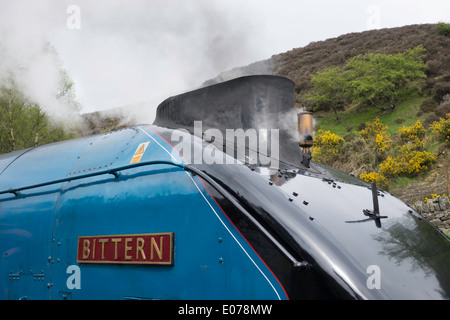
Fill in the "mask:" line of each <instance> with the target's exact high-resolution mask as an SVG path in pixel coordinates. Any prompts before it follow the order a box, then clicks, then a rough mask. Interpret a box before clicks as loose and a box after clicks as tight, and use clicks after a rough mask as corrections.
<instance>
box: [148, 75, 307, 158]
mask: <svg viewBox="0 0 450 320" xmlns="http://www.w3.org/2000/svg"><path fill="white" fill-rule="evenodd" d="M294 89H295V84H294V82H293V81H291V80H289V79H287V78H283V77H279V76H272V75H258V76H245V77H241V78H236V79H233V80H229V81H226V82H222V83H218V84H215V85H211V86H207V87H203V88H200V89H197V90H194V91H190V92H187V93H183V94H180V95H177V96H173V97H170V98H168V99H166V100H165V101H163V102H162V103H161V104H160V105H159V106H158V109H157V112H156V119H155V122H154V124H155V125H158V126H162V127H169V128H174V129H178V128H183V129H187V130H189V131H191V132H193V131H194V130H193V127H194V121H201V122H202V128H203V130H207V129H210V128H211V129H218V130H220V131H221V132H223V133H225V130H226V129H243V130H247V129H267V130H271V129H278V130H279V149H280V154H279V157H280V160H281V161H282V162H286V163H289V164H291V165H296V166H298V165H299V164H300V162H301V150H300V148H299V145H298V141H297V131H296V111H295V108H294V101H295V94H294ZM291 115H293V116H294V117H292V116H291Z"/></svg>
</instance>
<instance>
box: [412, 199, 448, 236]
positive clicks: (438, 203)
mask: <svg viewBox="0 0 450 320" xmlns="http://www.w3.org/2000/svg"><path fill="white" fill-rule="evenodd" d="M413 208H414V209H415V210H416V211H417V212H418V213H419V214H421V215H422V216H423V217H424V218H425V219H427V220H428V221H430V222H431V223H432V224H433V225H435V226H436V227H438V228H439V229H440V230H441V231H443V232H450V201H449V199H448V198H447V197H446V196H440V197H436V198H434V199H431V200H428V201H427V202H425V201H417V202H416V203H415V204H414V205H413Z"/></svg>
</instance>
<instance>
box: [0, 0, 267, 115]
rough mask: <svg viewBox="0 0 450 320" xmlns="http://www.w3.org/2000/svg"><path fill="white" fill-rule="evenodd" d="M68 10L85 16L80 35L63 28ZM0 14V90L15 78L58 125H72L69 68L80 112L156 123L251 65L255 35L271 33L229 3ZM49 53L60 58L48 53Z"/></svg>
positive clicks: (49, 2) (130, 4)
mask: <svg viewBox="0 0 450 320" xmlns="http://www.w3.org/2000/svg"><path fill="white" fill-rule="evenodd" d="M70 5H76V6H78V7H79V8H80V12H81V17H80V27H81V28H80V29H78V30H73V29H70V28H68V27H67V24H66V22H67V19H68V18H69V14H68V13H67V12H66V9H67V7H69V6H70ZM0 6H1V7H0V36H1V39H2V40H1V41H0V57H1V59H0V81H2V82H4V81H5V80H6V79H7V78H8V77H9V75H14V78H15V81H16V83H17V84H18V85H19V86H20V87H21V88H22V90H23V91H25V93H26V95H28V96H29V97H30V98H31V99H33V100H35V101H36V102H38V103H39V104H40V105H41V107H42V108H43V109H44V111H45V112H47V113H48V114H49V115H51V116H53V117H55V118H59V119H66V118H69V119H70V118H72V117H73V111H72V109H71V108H70V106H69V105H67V104H66V103H64V101H59V100H58V99H56V94H57V91H58V89H59V85H60V82H61V74H60V71H61V69H62V68H64V69H65V70H67V74H68V76H69V78H70V79H72V80H73V81H74V83H75V90H76V94H77V98H78V100H79V101H80V102H81V105H82V107H83V108H82V112H92V111H99V110H106V109H111V108H114V107H120V106H124V105H134V106H135V107H136V108H135V109H134V110H136V113H137V114H138V116H137V117H139V120H140V121H145V122H152V121H153V119H154V114H155V110H156V107H157V105H158V104H159V102H161V101H162V100H164V99H165V98H167V97H168V96H170V95H174V94H179V93H181V92H183V91H187V90H191V89H195V88H197V87H199V86H200V85H201V84H202V83H203V82H204V81H205V80H208V79H210V78H212V77H215V76H216V75H217V74H219V73H220V72H222V71H225V70H228V69H231V68H233V67H236V66H241V65H245V64H247V63H250V62H253V61H252V59H253V58H252V57H253V56H252V53H254V52H255V51H257V50H258V44H257V42H256V39H253V38H252V36H251V35H252V32H253V31H254V30H255V28H258V29H262V28H264V27H263V26H262V25H254V24H253V22H252V19H249V18H248V17H249V16H251V12H249V11H247V10H246V9H245V8H244V7H240V5H238V4H237V3H234V2H230V1H222V0H216V1H209V0H197V1H195V0H193V1H185V0H151V1H147V0H130V1H123V0H96V1H89V0H77V1H64V0H63V1H61V0H40V1H33V0H27V1H26V0H18V1H8V2H7V3H5V2H3V3H2V4H1V5H0ZM230 7H232V9H231V10H230ZM247 9H248V8H247ZM49 44H50V46H51V47H54V48H55V50H54V51H52V50H46V49H45V48H46V46H48V45H49ZM128 110H129V111H130V110H133V109H128ZM120 111H121V110H117V112H120Z"/></svg>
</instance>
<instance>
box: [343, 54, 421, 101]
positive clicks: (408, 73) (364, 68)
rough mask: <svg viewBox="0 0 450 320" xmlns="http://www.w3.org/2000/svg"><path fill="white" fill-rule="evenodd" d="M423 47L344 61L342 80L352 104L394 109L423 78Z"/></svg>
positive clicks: (360, 56)
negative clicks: (406, 93) (387, 106)
mask: <svg viewBox="0 0 450 320" xmlns="http://www.w3.org/2000/svg"><path fill="white" fill-rule="evenodd" d="M425 51H426V50H425V48H424V47H423V46H418V47H416V48H413V49H408V50H407V52H406V53H398V54H395V55H392V54H380V53H369V54H366V55H358V56H356V57H354V58H351V59H350V60H348V61H347V63H346V65H345V69H346V70H345V72H344V73H343V77H344V79H345V83H346V90H347V92H346V93H347V95H348V96H349V97H351V98H352V101H353V102H354V103H358V104H360V105H369V106H376V107H378V108H381V109H385V105H386V104H388V105H389V107H390V108H392V109H394V108H395V105H396V103H397V101H398V100H399V98H400V96H401V95H402V94H403V93H405V91H406V92H410V91H412V90H417V89H418V88H419V85H420V84H422V83H423V80H424V79H425V78H426V75H425V72H424V70H425V69H426V64H425V63H424V62H423V57H424V53H425Z"/></svg>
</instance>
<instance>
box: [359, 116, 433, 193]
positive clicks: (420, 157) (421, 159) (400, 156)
mask: <svg viewBox="0 0 450 320" xmlns="http://www.w3.org/2000/svg"><path fill="white" fill-rule="evenodd" d="M439 128H440V127H439ZM366 129H367V130H366ZM366 129H365V130H362V131H360V134H361V136H362V137H363V138H365V139H368V140H369V138H370V134H372V135H375V134H376V139H375V142H376V148H377V150H379V151H387V150H389V148H390V144H391V143H392V140H390V137H389V136H388V135H385V134H384V133H385V132H386V130H387V129H388V128H387V126H384V125H383V124H382V123H380V122H379V119H375V121H374V122H372V123H366ZM436 130H438V129H436ZM397 134H398V135H399V137H400V138H401V140H402V142H403V145H401V146H399V147H396V148H395V150H392V151H393V152H391V155H390V156H388V157H387V158H386V159H385V160H384V161H383V162H381V163H380V165H379V169H378V172H369V173H367V172H365V171H364V172H363V173H362V174H361V175H360V178H361V179H363V180H365V181H368V182H372V181H375V182H376V183H377V185H380V186H387V184H388V179H389V178H393V177H396V176H402V175H403V176H405V175H406V176H415V175H417V174H419V173H420V172H423V171H426V170H428V169H430V168H431V166H432V165H433V163H434V161H435V160H436V156H434V155H433V154H431V153H430V152H428V151H425V150H424V142H423V138H424V137H425V135H426V130H425V128H424V127H423V125H422V123H420V121H417V122H416V123H415V124H414V125H412V126H409V127H403V128H401V129H399V130H398V131H397ZM385 137H387V138H385Z"/></svg>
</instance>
